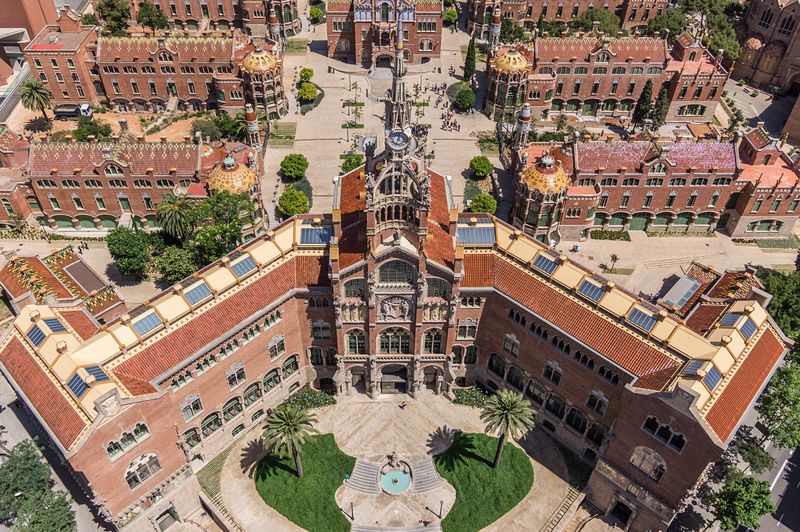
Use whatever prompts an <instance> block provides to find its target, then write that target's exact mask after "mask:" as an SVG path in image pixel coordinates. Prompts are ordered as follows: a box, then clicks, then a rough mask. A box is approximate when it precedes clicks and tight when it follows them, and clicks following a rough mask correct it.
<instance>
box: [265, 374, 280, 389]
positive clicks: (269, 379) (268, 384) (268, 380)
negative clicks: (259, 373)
mask: <svg viewBox="0 0 800 532" xmlns="http://www.w3.org/2000/svg"><path fill="white" fill-rule="evenodd" d="M280 382H281V377H280V375H279V374H278V370H277V369H273V370H272V371H270V372H269V373H267V374H266V376H265V377H264V393H267V392H268V391H270V390H272V389H273V388H275V387H277V386H278V385H279V384H280Z"/></svg>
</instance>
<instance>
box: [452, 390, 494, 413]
mask: <svg viewBox="0 0 800 532" xmlns="http://www.w3.org/2000/svg"><path fill="white" fill-rule="evenodd" d="M453 395H455V396H456V398H455V399H454V400H453V402H454V403H455V404H457V405H465V406H472V407H474V408H483V407H484V406H486V401H487V400H488V399H489V397H490V394H489V392H487V391H486V390H483V389H481V388H477V387H475V386H470V387H469V388H456V389H454V390H453Z"/></svg>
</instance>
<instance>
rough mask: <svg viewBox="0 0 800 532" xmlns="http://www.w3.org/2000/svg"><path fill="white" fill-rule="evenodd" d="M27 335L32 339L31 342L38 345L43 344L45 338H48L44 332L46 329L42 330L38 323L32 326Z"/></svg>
mask: <svg viewBox="0 0 800 532" xmlns="http://www.w3.org/2000/svg"><path fill="white" fill-rule="evenodd" d="M26 336H27V337H28V340H30V341H31V343H32V344H33V345H35V346H36V347H39V346H40V345H42V342H44V339H45V338H47V335H46V334H45V333H44V331H42V330H41V329H40V328H39V326H38V325H34V326H33V327H31V330H30V331H28V334H26Z"/></svg>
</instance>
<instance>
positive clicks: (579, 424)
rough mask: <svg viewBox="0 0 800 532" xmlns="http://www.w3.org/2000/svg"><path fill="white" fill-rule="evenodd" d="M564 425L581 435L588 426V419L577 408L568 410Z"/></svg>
mask: <svg viewBox="0 0 800 532" xmlns="http://www.w3.org/2000/svg"><path fill="white" fill-rule="evenodd" d="M565 423H566V424H567V426H568V427H570V428H571V429H572V430H574V431H575V432H578V433H579V434H583V433H584V432H585V431H586V425H588V424H589V418H587V417H586V414H584V413H583V412H581V411H580V410H578V409H577V408H570V409H569V413H568V414H567V419H566V422H565Z"/></svg>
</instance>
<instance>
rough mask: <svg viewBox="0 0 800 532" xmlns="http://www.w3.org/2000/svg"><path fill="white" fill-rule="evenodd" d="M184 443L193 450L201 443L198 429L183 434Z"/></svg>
mask: <svg viewBox="0 0 800 532" xmlns="http://www.w3.org/2000/svg"><path fill="white" fill-rule="evenodd" d="M183 441H184V443H185V444H186V445H187V446H188V447H189V448H190V449H191V448H192V447H196V446H197V445H198V444H199V443H200V433H199V432H198V431H197V429H189V430H187V431H186V432H184V433H183Z"/></svg>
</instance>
